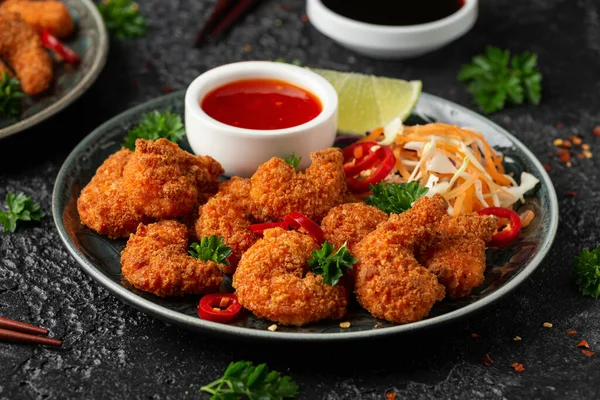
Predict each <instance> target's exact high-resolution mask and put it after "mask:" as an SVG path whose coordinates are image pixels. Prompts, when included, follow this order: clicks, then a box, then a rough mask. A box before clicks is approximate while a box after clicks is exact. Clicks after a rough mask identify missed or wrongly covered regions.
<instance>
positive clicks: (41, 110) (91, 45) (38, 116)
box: [0, 0, 108, 139]
mask: <svg viewBox="0 0 600 400" xmlns="http://www.w3.org/2000/svg"><path fill="white" fill-rule="evenodd" d="M63 1H64V3H65V4H66V5H67V7H68V8H69V12H70V13H71V16H72V17H73V19H74V20H75V25H76V31H75V33H74V34H73V37H72V38H70V39H69V40H67V41H65V43H66V44H67V45H68V46H69V47H71V48H72V49H73V50H74V51H75V52H76V53H77V54H78V55H79V57H80V58H81V63H80V64H79V65H78V66H76V67H72V66H70V65H63V64H58V63H55V64H54V82H53V83H52V86H51V87H50V88H49V89H48V90H47V91H46V92H44V93H43V94H41V95H39V96H35V97H30V96H26V97H25V99H24V102H23V113H22V114H21V117H20V118H19V119H17V120H0V139H2V138H3V137H6V136H9V135H12V134H15V133H17V132H20V131H22V130H24V129H27V128H29V127H31V126H33V125H35V124H37V123H40V122H42V121H43V120H45V119H46V118H49V117H50V116H52V115H54V114H56V113H57V112H59V111H60V110H62V109H63V108H65V107H66V106H68V105H69V104H71V103H72V102H74V101H75V100H76V99H77V98H78V97H79V96H81V95H82V94H83V92H85V91H86V90H87V89H88V88H89V87H90V86H91V85H92V83H94V81H95V80H96V78H97V77H98V75H99V74H100V71H102V68H103V67H104V63H105V62H106V56H107V54H108V36H107V34H106V28H105V26H104V22H103V21H102V17H101V16H100V14H99V13H98V10H97V9H96V6H95V5H94V3H92V2H91V1H90V0H63Z"/></svg>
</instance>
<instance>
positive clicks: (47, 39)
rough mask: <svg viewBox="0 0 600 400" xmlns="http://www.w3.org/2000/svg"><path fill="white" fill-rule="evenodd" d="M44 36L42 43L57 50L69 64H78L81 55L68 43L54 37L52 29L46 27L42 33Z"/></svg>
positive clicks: (42, 36)
mask: <svg viewBox="0 0 600 400" xmlns="http://www.w3.org/2000/svg"><path fill="white" fill-rule="evenodd" d="M40 35H41V38H42V43H43V44H44V46H46V47H47V48H48V49H50V50H52V51H54V52H56V53H57V54H58V55H59V56H61V57H62V58H63V59H64V60H65V61H66V62H68V63H69V64H78V63H79V56H78V55H77V53H75V52H74V51H73V50H71V49H70V48H69V47H67V46H66V45H64V44H62V43H61V41H60V40H58V39H57V38H56V37H54V36H53V35H52V34H51V33H50V31H48V30H47V29H44V30H43V31H42V33H41V34H40Z"/></svg>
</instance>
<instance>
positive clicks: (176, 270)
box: [121, 220, 223, 297]
mask: <svg viewBox="0 0 600 400" xmlns="http://www.w3.org/2000/svg"><path fill="white" fill-rule="evenodd" d="M187 251H188V234H187V227H186V226H185V225H183V224H181V223H179V222H177V221H169V220H163V221H160V222H157V223H154V224H150V225H143V224H140V226H139V227H138V228H137V231H136V232H135V234H132V235H131V237H130V238H129V240H128V241H127V246H126V247H125V249H124V250H123V252H122V253H121V265H122V272H123V276H124V277H125V279H127V281H129V283H131V284H132V285H133V286H135V287H136V288H138V289H140V290H143V291H145V292H150V293H154V294H155V295H157V296H161V297H162V296H183V295H185V294H201V293H210V292H214V291H217V290H218V288H219V286H220V285H221V282H222V280H223V275H222V274H221V271H220V270H219V267H218V266H217V264H215V263H214V262H212V261H202V260H198V259H195V258H193V257H192V256H190V255H189V254H188V252H187Z"/></svg>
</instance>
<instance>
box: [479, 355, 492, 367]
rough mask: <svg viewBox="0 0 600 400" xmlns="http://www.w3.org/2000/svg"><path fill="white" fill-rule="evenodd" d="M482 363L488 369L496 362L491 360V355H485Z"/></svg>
mask: <svg viewBox="0 0 600 400" xmlns="http://www.w3.org/2000/svg"><path fill="white" fill-rule="evenodd" d="M482 361H483V363H484V364H485V365H486V366H488V367H489V366H491V365H492V364H493V363H494V361H493V360H492V359H491V358H490V355H489V354H488V353H485V354H484V355H483V358H482Z"/></svg>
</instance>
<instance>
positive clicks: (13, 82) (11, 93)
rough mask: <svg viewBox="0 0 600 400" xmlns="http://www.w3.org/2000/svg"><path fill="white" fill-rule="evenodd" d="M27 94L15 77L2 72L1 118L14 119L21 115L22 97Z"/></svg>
mask: <svg viewBox="0 0 600 400" xmlns="http://www.w3.org/2000/svg"><path fill="white" fill-rule="evenodd" d="M23 96H25V95H24V94H23V91H22V90H21V84H20V82H19V80H18V79H17V78H15V77H12V76H10V75H8V72H6V71H4V72H2V77H1V79H0V119H13V118H17V117H19V115H21V98H22V97H23Z"/></svg>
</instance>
